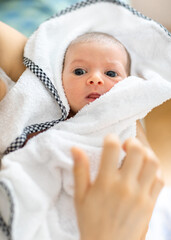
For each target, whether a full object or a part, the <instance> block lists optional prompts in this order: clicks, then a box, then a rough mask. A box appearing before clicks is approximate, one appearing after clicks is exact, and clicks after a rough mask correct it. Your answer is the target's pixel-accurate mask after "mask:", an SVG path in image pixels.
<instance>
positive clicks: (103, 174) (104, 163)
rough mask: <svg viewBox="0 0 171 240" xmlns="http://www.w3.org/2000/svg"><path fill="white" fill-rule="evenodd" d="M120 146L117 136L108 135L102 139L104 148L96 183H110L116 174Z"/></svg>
mask: <svg viewBox="0 0 171 240" xmlns="http://www.w3.org/2000/svg"><path fill="white" fill-rule="evenodd" d="M120 150H121V144H120V141H119V139H118V137H117V136H115V135H108V136H106V137H105V139H104V147H103V152H102V157H101V162H100V167H99V173H98V175H97V179H96V181H100V182H101V183H102V182H108V180H109V181H111V180H112V179H113V177H114V174H115V173H116V170H117V166H118V160H119V154H120Z"/></svg>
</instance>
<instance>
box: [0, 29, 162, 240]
mask: <svg viewBox="0 0 171 240" xmlns="http://www.w3.org/2000/svg"><path fill="white" fill-rule="evenodd" d="M63 64H64V66H63V71H62V83H63V87H64V91H65V94H66V97H67V99H68V103H69V105H70V109H71V110H70V114H69V117H72V116H74V115H75V114H76V113H77V112H78V111H79V110H81V109H82V108H83V107H84V106H85V105H87V104H89V103H91V102H93V101H94V100H95V99H97V98H99V97H100V96H101V95H103V94H104V93H106V92H108V91H109V90H110V89H111V88H112V87H113V86H114V85H115V84H116V83H118V82H119V81H121V80H123V79H125V78H126V77H127V76H129V74H130V65H131V60H130V57H129V54H128V52H127V50H126V49H125V47H124V46H123V45H122V44H121V43H120V42H119V41H118V40H116V39H115V38H114V37H112V36H110V35H108V34H103V33H87V34H84V35H81V36H80V37H78V38H76V39H75V40H74V41H72V42H71V44H70V45H69V47H68V49H67V51H66V54H65V59H64V62H63ZM65 123H67V122H65ZM138 131H139V129H138ZM138 131H137V133H138ZM47 133H48V131H47ZM36 134H37V133H36ZM34 135H35V134H34ZM32 136H33V135H31V134H30V136H29V138H30V137H32ZM42 136H45V135H43V134H42ZM55 136H56V137H58V134H55ZM141 136H142V134H141ZM40 137H41V136H40ZM67 137H68V138H69V134H68V136H67ZM90 138H91V136H90ZM58 140H59V139H58ZM32 143H34V139H33V141H32V142H31V141H30V144H28V145H27V146H26V148H23V149H21V151H20V152H18V157H19V158H20V157H21V158H22V161H21V163H22V166H25V163H28V162H27V160H26V159H29V166H30V165H31V163H33V166H34V167H35V169H34V171H32V170H31V172H30V180H31V182H32V183H33V185H34V186H35V185H36V189H37V186H38V185H39V183H38V182H37V181H35V184H34V177H33V176H32V173H33V174H34V173H35V170H36V164H37V161H36V160H35V159H36V156H37V155H35V156H33V155H34V154H33V155H32V156H31V158H30V155H29V154H26V155H25V157H22V154H21V152H24V151H25V150H26V152H27V150H28V149H29V146H30V145H31V144H32ZM43 143H44V144H45V145H44V147H46V143H45V142H44V141H43ZM56 143H58V141H56V142H55V148H53V147H52V148H51V149H52V150H56ZM59 143H60V141H59ZM72 144H73V143H72ZM61 145H62V144H61ZM86 145H87V144H86ZM90 145H91V144H90ZM114 145H115V146H116V144H115V142H114V144H113V142H112V144H111V141H109V146H108V147H107V148H106V149H107V150H106V154H104V156H103V157H104V160H105V161H104V163H105V162H106V163H109V162H110V161H109V160H112V161H111V163H112V165H111V166H112V167H108V169H110V170H112V171H111V172H110V173H112V174H111V175H110V174H107V176H114V175H115V174H114V171H113V162H114V161H113V160H114V159H113V156H114V153H117V152H119V148H121V146H118V147H117V146H116V148H113V147H114ZM36 146H37V145H36ZM39 147H41V144H40V145H39ZM63 147H64V149H65V152H66V151H67V148H68V146H67V145H66V146H63ZM91 147H92V146H91ZM110 147H112V149H113V150H112V151H111V149H110ZM41 148H42V147H41ZM58 148H59V149H60V146H58ZM137 148H138V151H139V152H140V154H137ZM130 149H132V151H133V153H135V154H133V153H132V152H131V151H130ZM144 149H145V148H142V151H140V150H141V149H139V146H138V147H136V146H135V145H134V144H133V145H132V147H129V146H128V147H126V148H125V151H126V152H128V155H127V159H126V160H125V162H129V161H130V159H131V160H135V163H136V164H133V165H134V168H132V167H130V166H131V164H128V165H125V166H126V167H125V168H123V171H124V170H125V169H126V170H129V169H132V171H133V173H134V172H135V171H136V169H137V168H136V167H135V166H136V165H138V164H139V163H141V162H142V161H144V159H143V157H144V156H145V155H143V154H144V151H145V150H144ZM50 151H51V150H50ZM113 151H114V152H113ZM26 152H25V153H26ZM47 152H48V151H47ZM56 152H57V151H56ZM62 152H64V151H62ZM27 153H28V152H27ZM37 153H38V159H40V156H41V157H42V159H43V158H47V160H48V161H51V162H52V160H53V159H51V158H50V157H49V156H50V155H48V157H47V156H43V153H42V152H41V151H37ZM16 154H17V151H16ZM108 154H109V155H110V159H108V157H107V155H108ZM14 155H15V154H14ZM14 155H13V154H11V156H14ZM52 156H55V155H54V152H53V154H52ZM62 156H63V155H62ZM111 156H112V158H111ZM18 157H16V161H17V164H18V163H19V159H18ZM7 158H8V157H7ZM117 158H118V157H117ZM42 159H41V161H42ZM147 159H148V157H147ZM147 159H146V162H148V161H147ZM149 159H150V157H149ZM56 160H57V158H55V157H54V161H55V164H56V163H57V162H58V161H56ZM59 162H60V161H59ZM52 165H53V164H52ZM17 166H18V165H17ZM38 166H39V164H38ZM40 166H41V167H42V168H43V169H45V173H49V169H50V166H48V167H47V165H46V164H45V162H43V164H41V163H40ZM55 166H56V165H55ZM82 166H84V165H82ZM41 167H38V172H36V177H37V176H39V173H40V175H41V174H42V173H43V171H42V168H41ZM53 168H54V167H53ZM156 168H157V167H156V165H155V169H156ZM21 169H23V170H22V171H23V175H24V174H25V170H24V169H26V171H27V170H29V167H28V166H27V167H26V168H24V167H23V168H21ZM84 169H85V170H86V166H85V167H84ZM103 169H104V172H105V170H106V169H107V168H105V167H104V168H103ZM139 169H140V167H139ZM148 169H149V168H148ZM150 169H151V168H150ZM56 170H58V171H60V174H61V171H63V173H65V171H64V169H62V170H60V169H59V168H58V167H55V174H56ZM126 170H125V172H126V173H127V172H130V171H126ZM152 170H153V169H152ZM137 171H138V170H137ZM144 171H145V170H144ZM4 172H5V171H3V170H2V171H1V175H3V173H4ZM14 172H15V171H14ZM79 172H80V171H77V173H79ZM153 172H155V171H153ZM80 173H81V175H80V176H81V177H80V180H79V183H82V177H84V175H85V174H84V172H83V174H82V172H80ZM15 174H16V172H15ZM60 174H59V176H60ZM67 174H68V172H67ZM23 175H20V174H18V176H21V177H22V181H21V182H20V185H19V188H20V189H22V188H21V185H22V183H24V188H23V192H22V194H23V195H24V190H25V189H27V186H28V185H27V186H26V184H27V183H28V182H27V181H26V182H24V180H23ZM26 175H27V174H26ZM45 175H46V174H44V173H43V179H44V180H43V182H42V180H41V181H40V185H41V184H42V183H43V188H44V190H43V191H45V188H46V186H47V187H48V189H49V186H50V185H49V184H48V183H49V181H50V179H51V178H48V179H47V178H46V176H45ZM64 175H65V174H64ZM123 175H124V174H123ZM125 175H126V174H125ZM142 175H143V174H142ZM148 175H150V176H151V174H148ZM24 176H25V175H24ZM41 176H42V175H41ZM48 176H51V177H53V176H52V174H49V175H48ZM55 176H56V175H55ZM86 176H88V174H87V173H86ZM127 176H128V175H127ZM130 176H131V177H132V176H133V174H132V172H131V173H130ZM153 176H154V175H153ZM27 178H28V175H27ZM55 179H56V178H55ZM104 179H107V178H106V177H105V178H104ZM123 179H124V178H123ZM125 179H126V178H125ZM46 180H48V182H46ZM63 180H64V179H63V178H62V181H61V182H62V184H64V182H63ZM66 180H67V179H66ZM44 181H45V182H46V183H47V184H44ZM123 182H125V181H123ZM132 182H133V181H131V186H132ZM134 182H136V181H135V180H134ZM53 183H54V181H53ZM136 183H137V182H136ZM145 183H146V182H145ZM13 184H14V185H15V184H17V181H13ZM57 184H60V181H58V183H57ZM45 185H46V186H45ZM52 185H53V186H51V193H52V195H55V199H57V195H56V194H57V193H56V185H55V184H52ZM117 185H118V183H117ZM149 185H150V184H149ZM54 186H55V191H53V189H52V187H54ZM63 186H64V185H63ZM80 186H81V189H82V190H83V189H84V186H82V185H80ZM110 186H111V185H110ZM150 186H151V185H150ZM16 187H17V186H16ZM40 187H41V186H40ZM77 188H78V184H77V185H76V189H77ZM30 189H33V188H31V187H30ZM114 189H115V191H116V192H115V193H114V194H113V196H114V198H113V197H109V195H108V197H107V199H111V202H112V203H113V202H114V201H113V200H114V199H115V196H118V195H119V194H118V188H114ZM122 189H124V187H123V188H121V190H122ZM160 189H161V187H160ZM65 190H66V189H65ZM95 190H96V189H95ZM21 191H22V190H21ZM100 191H101V190H100ZM28 192H29V191H28ZM45 192H46V191H45ZM111 192H113V191H111V189H110V190H109V193H111ZM48 193H49V192H48V191H47V195H46V197H47V198H51V195H50V194H48ZM29 194H31V196H33V198H34V197H38V200H40V202H39V201H38V202H39V203H38V204H39V206H40V205H41V204H40V203H42V202H43V201H44V199H42V197H41V196H39V194H37V195H38V196H36V194H32V193H31V192H30V193H29ZM96 195H97V194H95V195H92V196H90V199H91V201H90V202H95V203H96V204H97V203H98V202H99V201H96V200H95V201H94V199H98V197H97V196H96ZM102 195H103V194H102ZM144 195H145V194H144ZM43 196H44V195H43ZM94 196H95V197H94ZM39 197H40V199H39ZM23 199H25V196H24V198H23ZM28 199H29V197H28ZM31 199H32V198H31ZM58 199H62V200H63V199H65V191H63V188H62V191H60V197H59V198H58ZM20 200H21V199H19V202H20ZM65 200H66V199H65ZM92 200H93V201H92ZM117 200H118V202H119V203H120V202H121V200H122V199H121V200H120V199H117ZM29 201H30V200H29ZM124 201H125V199H123V201H122V202H124ZM21 202H22V200H21ZM23 202H24V204H25V200H23ZM26 202H27V201H26ZM35 202H37V200H36V201H35ZM50 202H51V201H50ZM102 202H103V201H102ZM130 202H131V203H132V202H133V203H135V201H134V198H133V199H132V198H131V201H130ZM33 203H34V201H33ZM69 203H70V202H69ZM54 204H56V202H55V201H54ZM21 205H22V204H21ZM64 205H65V202H64ZM64 205H63V206H64ZM104 205H105V206H108V207H110V206H111V205H110V204H108V203H107V204H104ZM134 205H135V206H137V205H138V203H136V204H131V207H132V206H134ZM144 205H147V204H146V203H145V204H144ZM144 205H143V206H144ZM19 206H20V204H19ZM43 206H44V205H43ZM57 206H59V208H61V205H57ZM67 206H68V205H66V206H64V210H65V209H67ZM70 206H71V205H70ZM124 206H125V202H124ZM1 207H2V208H3V205H2V206H1ZM55 207H56V206H55ZM116 207H117V206H116ZM131 207H129V205H128V209H132V208H131ZM45 208H46V206H45ZM139 208H140V207H139ZM50 209H52V208H51V207H50ZM68 209H69V208H68ZM99 209H102V207H101V206H100V207H99V206H98V212H99ZM121 209H122V208H121ZM87 210H90V212H91V213H92V214H93V215H95V216H97V213H96V214H94V212H93V211H92V208H87V209H86V210H85V211H84V212H88V211H87ZM34 211H35V209H34ZM43 211H44V210H43ZM45 211H46V210H45ZM39 212H41V210H40V211H39ZM78 212H79V211H78ZM80 212H81V208H80ZM104 212H109V213H110V216H111V209H110V208H109V211H104ZM113 212H115V211H113ZM132 212H133V211H132ZM64 213H65V211H64ZM134 213H135V212H134ZM141 213H142V214H143V215H144V211H143V208H142V207H141ZM23 215H25V214H23ZM45 215H46V214H45ZM63 215H64V217H66V216H67V214H66V216H65V214H63ZM114 215H115V214H113V216H114ZM134 215H135V214H134ZM29 216H30V219H32V218H33V217H32V216H31V214H29ZM50 216H51V215H50ZM53 216H55V215H53ZM79 216H81V214H80V215H79ZM88 216H90V214H88ZM102 216H106V215H104V214H103V215H102ZM122 216H123V214H121V213H119V214H118V216H117V217H116V218H115V219H118V217H120V218H121V221H122ZM127 216H131V215H130V214H127V211H125V215H124V218H123V219H125V217H127ZM136 216H137V215H136ZM138 216H140V215H138ZM141 216H142V215H141ZM45 218H46V219H47V221H48V220H49V219H48V218H47V215H46V216H45ZM97 218H99V217H97ZM138 218H139V217H138ZM138 218H136V219H138ZM21 219H22V218H21ZM40 219H41V223H42V222H43V220H42V216H40ZM93 219H94V218H93ZM103 219H105V218H103ZM108 219H109V220H110V221H109V222H111V218H108ZM140 219H141V218H140ZM78 220H79V221H80V219H78ZM90 220H91V219H88V218H85V222H86V223H89V222H90ZM53 221H54V220H53ZM18 223H20V220H19V221H18ZM53 223H54V222H53ZM83 223H84V222H83ZM105 223H106V219H105ZM128 223H129V221H128ZM129 225H130V224H129ZM40 226H41V224H40ZM80 226H81V224H80ZM82 226H85V224H82ZM102 226H103V224H102ZM55 229H56V227H55ZM80 229H81V227H80ZM89 232H91V231H90V230H89V229H88V230H87V231H86V235H87V234H88V233H89ZM109 232H110V231H109ZM121 232H123V231H121ZM114 235H115V234H114ZM116 235H117V234H116ZM126 235H128V234H126ZM35 239H36V238H35ZM82 239H83V238H82ZM84 239H90V238H88V237H87V238H84ZM91 239H92V238H91ZM106 239H109V238H106ZM110 239H112V238H110ZM130 239H132V238H130ZM137 239H138V238H137Z"/></svg>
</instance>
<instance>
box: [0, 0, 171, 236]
mask: <svg viewBox="0 0 171 240" xmlns="http://www.w3.org/2000/svg"><path fill="white" fill-rule="evenodd" d="M86 32H104V33H108V34H111V35H113V36H115V37H116V38H117V39H119V40H120V41H121V42H122V43H123V44H124V45H125V47H126V48H127V49H128V51H129V53H130V55H131V59H132V66H131V76H130V77H128V78H126V79H124V80H123V81H121V82H119V83H118V84H116V85H115V86H114V87H113V88H112V89H111V90H110V91H109V92H107V93H106V94H104V95H103V96H101V97H100V98H99V99H97V100H96V101H94V102H92V103H91V104H89V105H86V106H85V107H84V108H83V109H81V110H80V111H79V112H78V113H77V114H76V115H75V116H74V117H73V118H70V119H68V120H66V121H64V120H65V119H66V117H67V115H68V113H69V109H70V108H69V104H68V101H67V98H66V96H65V93H64V90H63V86H62V80H61V74H62V65H63V59H64V55H65V52H66V49H67V47H68V45H69V44H70V42H71V41H72V40H73V39H75V38H76V37H77V36H79V35H81V34H84V33H86ZM170 52H171V35H170V33H169V32H168V31H167V30H166V29H164V28H163V27H162V26H161V25H159V24H158V23H156V22H154V21H153V20H151V19H149V18H147V17H145V16H143V15H142V14H140V13H139V12H137V11H136V10H134V9H132V8H131V7H130V6H129V5H125V4H124V3H122V2H120V1H112V0H111V1H107V0H106V1H100V0H89V1H86V2H82V3H78V4H76V5H74V6H71V8H68V9H66V10H65V11H62V12H61V13H60V14H58V15H56V16H54V17H53V18H51V19H49V20H48V21H46V22H44V23H43V24H41V25H40V27H39V28H38V29H37V31H36V32H34V34H33V35H32V36H31V37H30V38H29V40H28V42H27V44H26V47H25V52H24V64H25V65H26V66H27V70H26V71H25V72H24V73H23V74H22V76H21V77H20V78H19V80H18V82H17V83H16V84H15V85H14V86H13V87H12V88H11V89H10V91H9V92H8V94H7V96H6V97H5V98H4V99H3V101H2V102H1V103H0V115H1V118H0V131H1V135H0V152H1V155H2V156H3V154H4V152H6V155H4V156H3V157H2V167H3V170H2V171H1V172H0V181H1V182H0V183H1V184H0V213H1V215H0V234H1V235H2V240H3V239H14V240H20V239H25V240H39V239H40V240H42V239H46V240H55V239H60V240H73V239H74V240H75V239H79V231H78V227H77V221H76V216H75V210H74V203H73V194H74V183H73V176H72V166H73V162H72V159H71V153H70V148H71V147H72V146H73V145H76V146H79V147H81V148H82V149H83V150H85V151H86V152H87V153H88V155H89V157H90V173H91V179H92V181H93V180H94V179H95V177H96V174H97V171H98V166H99V159H100V154H101V149H102V144H103V138H104V136H105V135H107V134H108V133H115V134H117V135H118V136H119V137H120V139H121V141H122V142H123V141H124V140H125V139H127V138H128V137H131V136H135V135H136V120H138V119H141V118H143V117H145V115H146V114H147V113H148V112H149V111H151V109H152V108H154V107H156V106H158V105H160V104H161V103H163V102H164V101H166V100H168V99H170V98H171V82H170V79H171V72H170V64H171V55H170ZM48 128H50V129H49V130H48V131H46V132H43V133H41V134H39V135H38V136H36V137H34V138H33V139H31V140H30V141H29V142H28V143H27V144H26V145H25V146H24V147H23V148H21V149H19V148H20V147H21V146H22V145H23V144H24V141H25V139H26V137H27V134H29V133H32V132H36V131H40V130H45V129H48ZM16 138H17V139H16ZM11 143H12V144H11ZM16 149H18V150H17V151H15V150H16ZM7 153H8V154H7ZM122 159H123V152H122V154H121V156H120V163H121V160H122ZM120 163H119V164H120ZM1 235H0V236H1Z"/></svg>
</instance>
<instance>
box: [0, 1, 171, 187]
mask: <svg viewBox="0 0 171 240" xmlns="http://www.w3.org/2000/svg"><path fill="white" fill-rule="evenodd" d="M77 2H81V0H0V21H3V22H5V23H6V24H8V25H10V26H12V27H14V28H15V29H17V30H18V31H20V32H21V33H23V34H24V35H26V36H27V37H29V36H30V35H31V34H32V33H33V32H34V30H36V28H37V27H38V26H39V25H40V24H41V23H42V22H43V21H45V20H46V19H48V18H49V17H50V16H52V15H54V14H56V13H57V12H60V11H61V10H62V9H65V8H66V7H69V6H70V5H72V4H75V3H77ZM122 2H125V3H127V4H130V5H131V6H132V7H134V8H136V9H137V10H139V11H140V12H142V13H143V14H144V15H146V16H148V17H151V18H152V19H154V20H156V21H157V22H160V23H161V24H162V25H163V26H165V27H166V28H167V29H168V30H169V31H171V0H122ZM144 125H145V129H146V133H147V138H148V140H149V142H150V144H151V147H152V148H153V150H154V151H155V152H156V154H157V155H158V157H159V159H160V160H161V164H162V168H163V171H164V177H165V181H166V183H167V185H171V100H170V101H167V102H166V103H164V104H162V105H161V106H159V107H157V108H155V109H154V110H153V111H152V112H151V113H149V114H148V116H147V117H146V118H145V119H144Z"/></svg>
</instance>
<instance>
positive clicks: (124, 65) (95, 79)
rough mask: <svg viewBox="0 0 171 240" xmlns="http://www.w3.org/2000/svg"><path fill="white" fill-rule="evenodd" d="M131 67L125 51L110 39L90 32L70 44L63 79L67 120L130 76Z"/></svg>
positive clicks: (117, 42) (109, 36) (103, 34)
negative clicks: (67, 109)
mask: <svg viewBox="0 0 171 240" xmlns="http://www.w3.org/2000/svg"><path fill="white" fill-rule="evenodd" d="M130 65H131V60H130V56H129V53H128V51H127V50H126V48H125V47H124V46H123V45H122V44H121V43H120V42H119V41H118V40H117V39H116V38H114V37H112V36H111V35H108V34H105V33H98V32H93V33H86V34H84V35H81V36H79V37H78V38H77V39H75V40H73V41H72V42H71V44H70V45H69V47H68V49H67V52H66V55H65V60H64V67H63V76H62V80H63V87H64V90H65V93H66V97H67V99H68V102H69V105H70V108H71V111H70V117H71V116H74V114H75V113H77V112H78V111H79V110H80V109H81V108H83V107H84V106H85V105H86V104H88V103H90V102H93V101H94V100H95V99H97V98H99V97H100V96H101V95H103V94H104V93H106V92H108V91H109V90H110V89H111V88H112V87H113V86H114V85H115V84H116V83H118V82H119V81H121V80H123V79H124V78H126V77H127V76H129V75H130Z"/></svg>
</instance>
